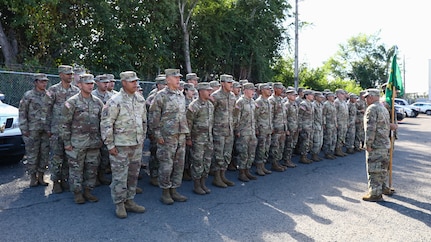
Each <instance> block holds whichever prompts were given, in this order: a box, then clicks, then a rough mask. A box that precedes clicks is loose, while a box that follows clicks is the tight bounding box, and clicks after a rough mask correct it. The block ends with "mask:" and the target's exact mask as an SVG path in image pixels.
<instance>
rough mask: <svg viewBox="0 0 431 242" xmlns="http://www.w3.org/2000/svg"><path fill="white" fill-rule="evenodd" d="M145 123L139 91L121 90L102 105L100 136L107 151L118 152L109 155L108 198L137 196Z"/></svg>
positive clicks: (142, 101)
mask: <svg viewBox="0 0 431 242" xmlns="http://www.w3.org/2000/svg"><path fill="white" fill-rule="evenodd" d="M146 123H147V112H146V109H145V99H144V97H143V96H142V95H140V94H138V93H134V94H133V95H130V94H128V93H126V92H125V91H124V90H123V89H121V90H120V92H119V93H117V94H115V95H114V96H113V97H112V98H111V99H109V100H108V102H107V103H106V105H105V106H104V107H103V111H102V120H101V122H100V129H101V133H102V139H103V141H104V143H105V145H106V146H107V147H108V150H111V149H113V148H116V149H117V150H118V155H116V156H114V155H109V160H110V161H111V170H112V182H111V185H110V188H111V197H112V200H113V202H114V203H115V204H119V203H122V202H125V201H126V200H133V198H134V197H135V195H136V186H137V183H138V175H139V170H140V168H141V158H142V147H143V143H144V139H145V133H146V131H147V124H146Z"/></svg>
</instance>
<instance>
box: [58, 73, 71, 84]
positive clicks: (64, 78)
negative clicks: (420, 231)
mask: <svg viewBox="0 0 431 242" xmlns="http://www.w3.org/2000/svg"><path fill="white" fill-rule="evenodd" d="M60 79H61V80H62V81H65V82H67V83H71V82H72V81H73V74H72V73H70V74H65V73H60Z"/></svg>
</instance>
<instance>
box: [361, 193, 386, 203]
mask: <svg viewBox="0 0 431 242" xmlns="http://www.w3.org/2000/svg"><path fill="white" fill-rule="evenodd" d="M362 200H364V201H367V202H380V201H383V197H382V194H380V195H378V196H377V195H371V194H369V193H367V194H366V195H365V196H363V197H362Z"/></svg>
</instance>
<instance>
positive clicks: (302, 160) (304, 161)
mask: <svg viewBox="0 0 431 242" xmlns="http://www.w3.org/2000/svg"><path fill="white" fill-rule="evenodd" d="M299 162H300V163H302V164H311V163H313V161H311V160H309V159H308V158H307V156H306V155H301V159H299Z"/></svg>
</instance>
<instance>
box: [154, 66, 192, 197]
mask: <svg viewBox="0 0 431 242" xmlns="http://www.w3.org/2000/svg"><path fill="white" fill-rule="evenodd" d="M165 75H166V87H165V88H164V89H163V90H161V91H159V92H157V94H156V96H155V97H154V100H153V102H152V103H151V106H150V115H151V122H150V126H151V129H152V132H153V134H154V138H155V139H156V140H157V159H158V160H159V163H160V167H159V187H160V188H161V189H162V190H163V192H162V197H161V199H160V200H161V202H162V203H164V204H168V205H170V204H173V203H174V201H176V202H185V201H187V197H185V196H183V195H181V194H180V193H179V192H178V191H177V188H178V187H180V186H181V180H182V178H183V172H184V158H185V152H186V151H185V146H186V135H187V134H188V133H189V128H188V126H187V118H186V112H185V110H186V107H185V100H184V95H183V93H182V92H181V91H179V89H178V88H179V85H180V77H182V76H183V75H181V73H180V70H179V69H166V70H165Z"/></svg>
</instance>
